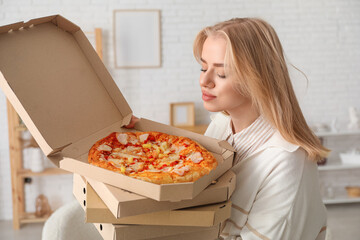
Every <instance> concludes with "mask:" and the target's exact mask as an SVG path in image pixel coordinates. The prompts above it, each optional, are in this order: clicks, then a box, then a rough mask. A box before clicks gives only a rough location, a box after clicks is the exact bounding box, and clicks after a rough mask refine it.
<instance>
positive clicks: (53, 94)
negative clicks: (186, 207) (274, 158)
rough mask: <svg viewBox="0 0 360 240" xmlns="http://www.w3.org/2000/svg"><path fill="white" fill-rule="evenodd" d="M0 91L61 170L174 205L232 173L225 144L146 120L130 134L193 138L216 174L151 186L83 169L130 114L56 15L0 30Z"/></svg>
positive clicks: (75, 31) (75, 32) (71, 28)
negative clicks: (90, 153)
mask: <svg viewBox="0 0 360 240" xmlns="http://www.w3.org/2000/svg"><path fill="white" fill-rule="evenodd" d="M0 87H1V88H2V90H3V91H4V93H5V95H6V96H7V98H8V100H9V101H10V102H11V104H12V105H13V107H14V108H15V110H16V111H17V112H18V114H19V115H20V117H21V119H22V120H23V122H24V123H25V125H26V126H27V128H28V129H29V131H30V132H31V134H32V135H33V137H34V139H35V140H36V141H37V143H38V144H39V146H40V148H41V149H42V151H43V152H44V154H45V155H46V156H47V157H48V158H49V159H50V160H51V161H53V162H54V163H55V164H56V165H58V166H60V167H61V168H63V169H65V170H67V171H71V172H75V173H78V174H81V175H83V176H87V177H91V178H93V179H95V180H98V181H102V182H105V183H108V184H111V185H114V186H117V187H121V188H123V189H126V190H129V191H133V192H135V193H138V194H141V195H143V196H147V197H150V198H152V199H156V200H159V201H160V200H174V201H178V200H182V199H191V198H193V197H194V196H195V195H197V194H198V193H199V192H200V191H201V190H203V189H205V188H206V186H207V185H209V184H210V183H211V181H212V180H214V179H216V178H218V177H219V176H220V175H222V174H223V173H224V172H225V171H226V170H227V169H229V168H230V167H231V166H232V160H231V162H230V160H228V161H224V159H229V156H231V155H233V152H234V149H233V148H232V147H231V145H230V144H228V143H227V142H226V141H219V140H216V139H212V138H209V137H205V136H202V135H199V134H196V133H191V132H188V131H186V130H181V129H177V128H174V127H170V126H167V125H164V124H160V123H156V122H152V121H150V120H146V119H141V120H140V122H139V123H138V124H137V125H136V126H135V130H139V131H157V130H160V131H162V132H165V133H168V134H174V135H182V136H186V137H189V138H192V139H194V140H195V141H198V142H199V143H200V144H202V145H203V146H204V147H205V148H206V149H208V150H209V151H210V152H212V153H213V154H214V156H215V157H216V158H217V160H218V163H219V165H218V167H217V168H216V169H215V170H213V171H211V172H210V174H209V175H206V176H205V177H202V178H201V179H199V180H198V181H196V182H194V183H184V184H164V185H157V184H152V183H148V182H144V181H141V180H137V179H133V178H130V177H127V176H124V175H121V174H118V173H115V172H112V171H109V170H106V169H102V168H99V167H95V166H93V165H90V164H89V163H88V161H87V153H88V151H89V149H90V147H91V146H92V145H93V144H94V143H95V142H96V141H97V140H99V139H101V138H103V137H105V136H107V135H108V134H110V133H111V132H113V131H125V130H124V129H123V128H122V126H124V125H126V124H128V123H129V121H130V119H131V115H132V111H131V108H130V107H129V105H128V104H127V102H126V100H125V98H124V97H123V95H122V94H121V92H120V90H119V88H118V87H117V85H116V83H115V82H114V80H113V79H112V77H111V75H110V74H109V72H108V71H107V70H106V68H105V66H104V64H103V63H102V61H101V60H100V58H99V56H98V55H97V54H96V52H95V50H94V49H93V47H92V46H91V44H90V43H89V41H88V40H87V38H86V36H85V34H84V33H83V32H82V30H81V29H80V28H79V27H78V26H76V25H75V24H73V23H71V22H70V21H69V20H67V19H65V18H63V17H62V16H60V15H54V16H49V17H44V18H38V19H33V20H30V21H28V22H26V23H24V22H19V23H15V24H11V25H7V26H3V27H0ZM126 131H129V130H128V129H126Z"/></svg>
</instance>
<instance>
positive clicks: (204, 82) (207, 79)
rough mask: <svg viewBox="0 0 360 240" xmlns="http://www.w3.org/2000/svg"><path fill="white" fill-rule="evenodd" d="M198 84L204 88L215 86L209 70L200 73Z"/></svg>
mask: <svg viewBox="0 0 360 240" xmlns="http://www.w3.org/2000/svg"><path fill="white" fill-rule="evenodd" d="M200 86H201V87H206V88H213V87H215V82H214V80H213V78H212V77H211V75H210V74H209V72H205V73H203V74H201V75H200Z"/></svg>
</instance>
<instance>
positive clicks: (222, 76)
mask: <svg viewBox="0 0 360 240" xmlns="http://www.w3.org/2000/svg"><path fill="white" fill-rule="evenodd" d="M200 71H202V72H206V71H207V69H203V68H200ZM217 76H218V77H219V78H226V76H225V75H220V74H217Z"/></svg>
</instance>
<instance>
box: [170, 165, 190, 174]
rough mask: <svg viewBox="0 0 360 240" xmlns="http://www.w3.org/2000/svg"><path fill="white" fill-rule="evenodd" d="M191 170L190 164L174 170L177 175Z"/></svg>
mask: <svg viewBox="0 0 360 240" xmlns="http://www.w3.org/2000/svg"><path fill="white" fill-rule="evenodd" d="M189 170H190V166H189V165H185V166H183V167H180V168H175V167H174V170H173V171H172V172H174V173H176V174H177V175H180V176H183V175H184V173H185V172H188V171H189Z"/></svg>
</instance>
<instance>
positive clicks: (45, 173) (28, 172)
mask: <svg viewBox="0 0 360 240" xmlns="http://www.w3.org/2000/svg"><path fill="white" fill-rule="evenodd" d="M69 173H70V172H68V171H65V170H63V169H60V168H46V169H44V171H42V172H32V171H31V170H30V169H21V170H20V171H18V175H19V176H20V177H24V178H25V177H33V176H48V175H59V174H69Z"/></svg>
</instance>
